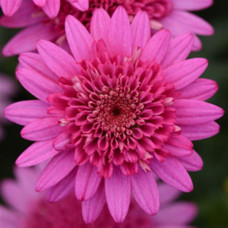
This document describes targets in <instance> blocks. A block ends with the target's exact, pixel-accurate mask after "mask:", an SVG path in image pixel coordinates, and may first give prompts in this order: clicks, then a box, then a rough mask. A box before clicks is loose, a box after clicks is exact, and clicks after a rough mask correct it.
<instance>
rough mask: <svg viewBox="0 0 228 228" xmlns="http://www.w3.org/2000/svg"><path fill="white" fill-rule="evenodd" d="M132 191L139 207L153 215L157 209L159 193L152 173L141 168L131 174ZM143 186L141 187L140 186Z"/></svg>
mask: <svg viewBox="0 0 228 228" xmlns="http://www.w3.org/2000/svg"><path fill="white" fill-rule="evenodd" d="M131 186H132V193H133V195H134V198H135V200H136V201H137V203H138V204H139V205H140V207H141V208H142V209H143V210H144V211H145V212H146V213H148V214H151V215H155V214H156V213H157V212H158V210H159V206H160V203H159V193H158V188H157V184H156V181H155V179H154V176H153V173H152V172H149V173H145V172H144V171H142V169H139V172H138V173H137V174H136V175H132V176H131ZM142 186H143V187H142Z"/></svg>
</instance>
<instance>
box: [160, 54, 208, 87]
mask: <svg viewBox="0 0 228 228" xmlns="http://www.w3.org/2000/svg"><path fill="white" fill-rule="evenodd" d="M207 66H208V61H207V59H203V58H194V59H188V60H184V61H182V62H178V63H176V64H173V65H171V66H170V67H168V68H166V69H165V70H164V72H163V73H164V76H165V78H166V80H167V81H168V82H172V83H173V84H174V86H175V88H176V89H182V88H184V87H186V86H187V85H189V84H191V83H192V82H193V81H195V80H196V79H197V78H198V77H199V76H201V75H202V74H203V72H204V71H205V70H206V68H207Z"/></svg>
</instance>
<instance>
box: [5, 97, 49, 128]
mask: <svg viewBox="0 0 228 228" xmlns="http://www.w3.org/2000/svg"><path fill="white" fill-rule="evenodd" d="M48 107H49V105H48V104H47V103H44V102H42V101H39V100H30V101H20V102H16V103H13V104H11V105H10V106H8V107H7V108H6V109H5V117H6V118H7V119H9V120H10V121H12V122H14V123H17V124H20V125H27V124H29V123H31V122H33V121H35V120H37V119H39V118H44V117H47V115H48V114H47V108H48Z"/></svg>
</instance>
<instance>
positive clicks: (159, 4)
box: [1, 0, 214, 56]
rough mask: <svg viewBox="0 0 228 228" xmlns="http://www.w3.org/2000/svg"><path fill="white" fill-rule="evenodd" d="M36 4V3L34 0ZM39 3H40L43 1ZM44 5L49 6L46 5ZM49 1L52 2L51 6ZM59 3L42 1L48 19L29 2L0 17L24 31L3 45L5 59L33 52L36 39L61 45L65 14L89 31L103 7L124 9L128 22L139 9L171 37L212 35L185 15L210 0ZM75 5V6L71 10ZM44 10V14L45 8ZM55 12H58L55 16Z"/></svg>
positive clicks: (207, 26) (208, 28)
mask: <svg viewBox="0 0 228 228" xmlns="http://www.w3.org/2000/svg"><path fill="white" fill-rule="evenodd" d="M4 2H7V4H9V2H12V1H8V0H5V1H3V3H4ZM20 2H21V1H20ZM36 2H40V1H38V0H36ZM42 2H43V3H44V1H42ZM48 2H50V3H49V4H48ZM51 2H52V3H53V2H55V3H54V5H52V4H51ZM61 2H62V4H61V7H60V10H59V4H60V1H56V0H55V1H52V0H49V1H48V0H46V5H45V6H47V5H48V6H50V9H49V10H48V12H49V13H48V15H50V16H51V17H47V16H45V14H44V12H43V11H42V10H41V9H40V8H39V7H36V6H35V5H34V4H33V3H32V1H31V0H30V1H29V0H27V1H25V0H24V1H23V2H22V6H21V8H20V9H19V10H18V11H17V13H15V14H14V15H13V16H11V17H6V16H3V17H2V18H1V25H3V26H5V27H10V28H21V27H25V29H23V30H22V31H21V32H19V33H18V34H17V35H16V36H15V37H14V38H12V39H11V40H10V41H9V42H8V43H7V44H6V46H5V47H4V49H3V54H4V55H5V56H11V55H15V54H19V53H23V52H26V51H32V50H35V49H36V41H37V40H39V39H45V40H50V41H54V42H56V43H57V44H59V45H62V46H64V45H65V26H64V23H65V18H66V16H67V15H69V14H71V15H73V16H75V17H76V18H77V19H78V20H80V21H81V22H82V23H83V24H84V25H86V27H87V28H89V27H90V21H91V16H92V14H93V11H94V9H95V8H100V7H103V8H105V9H106V10H107V11H108V13H109V14H110V15H112V14H113V12H114V10H115V9H116V7H117V6H118V5H122V6H124V7H125V9H126V10H127V12H128V15H129V17H130V18H131V19H132V17H133V16H135V15H136V13H137V12H138V11H139V10H140V9H141V10H145V11H146V12H147V13H148V15H149V17H150V25H151V27H152V28H153V33H154V32H156V31H157V30H160V29H161V28H163V27H164V28H166V29H168V30H169V31H171V33H172V36H173V37H176V36H178V35H183V34H185V33H193V34H198V35H212V34H213V33H214V30H213V27H212V26H211V25H210V24H208V23H207V22H206V21H204V20H203V19H201V18H200V17H198V16H196V15H194V14H192V13H190V12H189V11H191V10H201V9H204V8H207V7H209V6H210V5H212V3H213V1H212V0H188V1H183V0H140V1H135V0H128V1H125V0H112V1H110V0H95V1H88V0H81V1H78V2H75V1H72V0H68V1H67V0H62V1H61ZM70 2H71V4H70ZM79 3H80V4H81V6H83V7H82V8H80V7H78V6H77V4H79ZM72 4H73V6H72ZM75 4H76V7H74V6H75ZM88 4H89V5H90V7H89V9H88V10H85V11H83V12H82V11H80V10H82V9H86V7H88ZM14 6H15V5H14ZM44 11H45V12H46V13H47V10H45V8H44ZM57 12H59V13H58V14H57ZM201 46H202V44H201V41H200V40H199V38H198V37H197V36H196V35H195V36H194V45H193V50H199V49H201Z"/></svg>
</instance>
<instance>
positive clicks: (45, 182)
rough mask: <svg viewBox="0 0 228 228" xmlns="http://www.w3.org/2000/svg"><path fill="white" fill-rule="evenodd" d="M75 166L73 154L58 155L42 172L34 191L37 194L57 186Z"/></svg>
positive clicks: (62, 153) (63, 153)
mask: <svg viewBox="0 0 228 228" xmlns="http://www.w3.org/2000/svg"><path fill="white" fill-rule="evenodd" d="M75 166H76V164H75V162H74V153H73V152H71V151H64V152H61V153H59V154H58V155H56V156H55V157H54V158H53V159H52V160H51V161H50V162H49V163H48V164H47V166H46V167H45V168H44V170H43V171H42V173H41V175H40V177H39V179H38V181H37V184H36V190H37V191H38V192H40V191H44V190H46V189H48V188H50V187H52V186H54V185H56V184H58V183H59V182H60V181H61V180H62V179H63V178H64V177H66V176H67V175H68V174H69V173H70V172H71V171H72V170H73V169H74V168H75Z"/></svg>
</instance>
